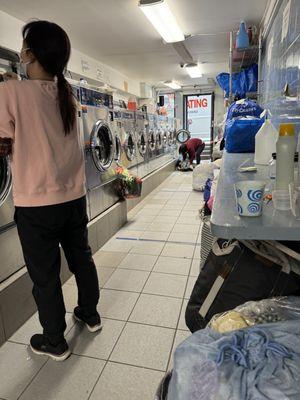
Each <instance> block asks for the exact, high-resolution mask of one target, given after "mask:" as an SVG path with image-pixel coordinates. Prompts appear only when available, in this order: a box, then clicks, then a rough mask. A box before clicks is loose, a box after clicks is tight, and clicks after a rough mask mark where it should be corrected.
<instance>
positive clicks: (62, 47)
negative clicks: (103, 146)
mask: <svg viewBox="0 0 300 400" xmlns="http://www.w3.org/2000/svg"><path fill="white" fill-rule="evenodd" d="M22 35H23V39H24V41H25V42H26V45H27V46H28V48H29V49H30V51H31V52H32V54H33V55H34V57H35V58H36V59H37V61H38V62H39V63H40V64H41V66H42V67H43V68H44V70H45V71H46V72H47V73H48V74H50V75H52V76H53V77H56V79H57V88H58V104H59V109H60V114H61V117H62V120H63V126H64V131H65V134H66V135H67V134H68V133H70V131H71V129H72V128H73V126H74V123H75V119H76V105H75V99H74V96H73V92H72V88H71V86H70V84H69V83H68V81H67V80H66V79H65V77H64V70H65V68H66V66H67V64H68V61H69V58H70V54H71V43H70V40H69V37H68V35H67V34H66V32H65V31H64V30H63V29H62V28H61V27H60V26H58V25H57V24H55V23H53V22H48V21H32V22H29V23H28V24H26V25H25V26H24V27H23V30H22Z"/></svg>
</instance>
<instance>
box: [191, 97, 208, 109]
mask: <svg viewBox="0 0 300 400" xmlns="http://www.w3.org/2000/svg"><path fill="white" fill-rule="evenodd" d="M187 106H188V108H205V107H207V98H206V97H203V98H199V99H191V100H188V101H187Z"/></svg>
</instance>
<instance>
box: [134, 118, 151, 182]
mask: <svg viewBox="0 0 300 400" xmlns="http://www.w3.org/2000/svg"><path fill="white" fill-rule="evenodd" d="M135 125H136V137H137V164H138V174H139V176H140V177H141V178H143V177H144V176H146V175H147V174H148V165H147V164H148V140H147V132H146V125H147V118H146V113H144V112H142V111H137V112H136V113H135Z"/></svg>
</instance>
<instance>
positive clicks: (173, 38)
mask: <svg viewBox="0 0 300 400" xmlns="http://www.w3.org/2000/svg"><path fill="white" fill-rule="evenodd" d="M139 7H140V9H141V10H142V11H143V13H144V14H145V15H146V17H147V18H148V19H149V21H150V22H151V24H152V25H153V26H154V28H155V29H156V30H157V32H158V33H159V34H160V35H161V36H162V38H163V39H164V41H165V42H167V43H174V42H182V41H183V40H184V39H185V37H184V34H183V32H182V31H181V29H180V28H179V25H178V23H177V21H176V18H175V17H174V15H173V14H172V11H171V10H170V8H169V6H168V4H167V2H166V1H165V0H156V1H155V0H140V1H139Z"/></svg>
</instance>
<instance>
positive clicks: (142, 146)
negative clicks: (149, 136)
mask: <svg viewBox="0 0 300 400" xmlns="http://www.w3.org/2000/svg"><path fill="white" fill-rule="evenodd" d="M138 149H139V152H140V155H141V156H143V157H144V156H145V154H146V152H147V141H146V135H145V132H140V135H139V141H138Z"/></svg>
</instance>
